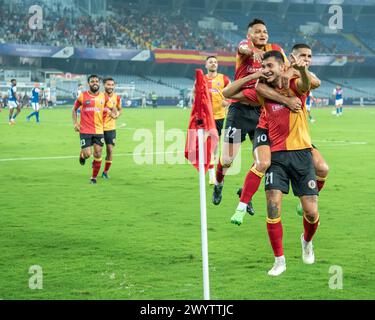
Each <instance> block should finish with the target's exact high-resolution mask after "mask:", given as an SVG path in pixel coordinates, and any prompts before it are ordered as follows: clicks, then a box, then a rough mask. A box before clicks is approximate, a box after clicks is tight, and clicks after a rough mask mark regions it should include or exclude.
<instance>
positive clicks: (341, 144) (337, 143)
mask: <svg viewBox="0 0 375 320" xmlns="http://www.w3.org/2000/svg"><path fill="white" fill-rule="evenodd" d="M314 142H320V143H328V144H323V146H324V147H346V146H348V145H366V144H368V142H366V141H340V140H314ZM329 143H332V144H329ZM241 150H242V151H249V150H252V148H242V149H241ZM184 152H185V151H178V152H174V151H171V152H165V151H159V152H143V153H134V152H128V153H117V154H115V156H116V157H130V156H133V157H134V156H145V155H158V154H181V153H184ZM75 158H77V155H75V156H55V157H27V158H4V159H1V158H0V162H7V161H32V160H66V159H75Z"/></svg>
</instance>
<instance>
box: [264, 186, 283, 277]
mask: <svg viewBox="0 0 375 320" xmlns="http://www.w3.org/2000/svg"><path fill="white" fill-rule="evenodd" d="M266 197H267V232H268V237H269V239H270V242H271V246H272V250H273V253H274V256H275V262H274V264H273V266H272V268H271V269H270V270H269V271H268V275H269V276H279V275H280V274H282V273H283V272H284V271H285V270H286V261H285V256H284V248H283V226H282V224H281V201H282V197H283V194H282V192H281V191H279V190H268V191H266Z"/></svg>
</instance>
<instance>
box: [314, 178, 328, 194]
mask: <svg viewBox="0 0 375 320" xmlns="http://www.w3.org/2000/svg"><path fill="white" fill-rule="evenodd" d="M325 182H326V181H325V180H317V181H316V184H317V185H318V191H319V192H320V190H322V189H323V187H324V184H325Z"/></svg>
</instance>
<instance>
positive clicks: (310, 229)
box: [303, 216, 319, 242]
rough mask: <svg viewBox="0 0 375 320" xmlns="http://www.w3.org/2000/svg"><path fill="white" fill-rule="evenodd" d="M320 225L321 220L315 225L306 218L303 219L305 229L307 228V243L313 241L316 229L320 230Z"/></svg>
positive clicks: (305, 234) (305, 235)
mask: <svg viewBox="0 0 375 320" xmlns="http://www.w3.org/2000/svg"><path fill="white" fill-rule="evenodd" d="M318 225H319V218H318V219H317V220H316V222H315V223H311V222H309V221H308V220H307V219H306V218H305V216H304V217H303V227H304V228H305V232H304V233H303V238H304V239H305V241H307V242H309V241H311V240H312V238H313V236H314V234H315V232H316V229H318Z"/></svg>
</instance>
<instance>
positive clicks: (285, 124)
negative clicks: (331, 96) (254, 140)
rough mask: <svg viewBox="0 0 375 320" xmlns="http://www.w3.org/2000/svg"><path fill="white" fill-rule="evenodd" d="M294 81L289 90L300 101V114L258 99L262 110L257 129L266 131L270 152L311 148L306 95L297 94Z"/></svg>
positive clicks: (266, 100) (294, 80)
mask: <svg viewBox="0 0 375 320" xmlns="http://www.w3.org/2000/svg"><path fill="white" fill-rule="evenodd" d="M296 80H297V78H294V79H292V80H291V82H290V90H291V91H293V93H294V95H295V96H297V97H298V98H300V99H301V101H302V111H301V112H291V111H290V109H289V108H288V107H287V106H285V105H282V104H279V103H277V102H275V101H272V100H268V99H263V98H261V97H259V100H260V101H261V102H262V104H263V107H264V108H263V111H262V114H261V117H260V119H259V123H258V127H260V128H263V129H268V137H269V139H270V142H271V152H275V151H285V150H302V149H308V148H312V145H311V137H310V131H309V125H308V122H307V110H306V97H307V96H306V93H303V94H301V93H299V92H298V88H297V85H296Z"/></svg>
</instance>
